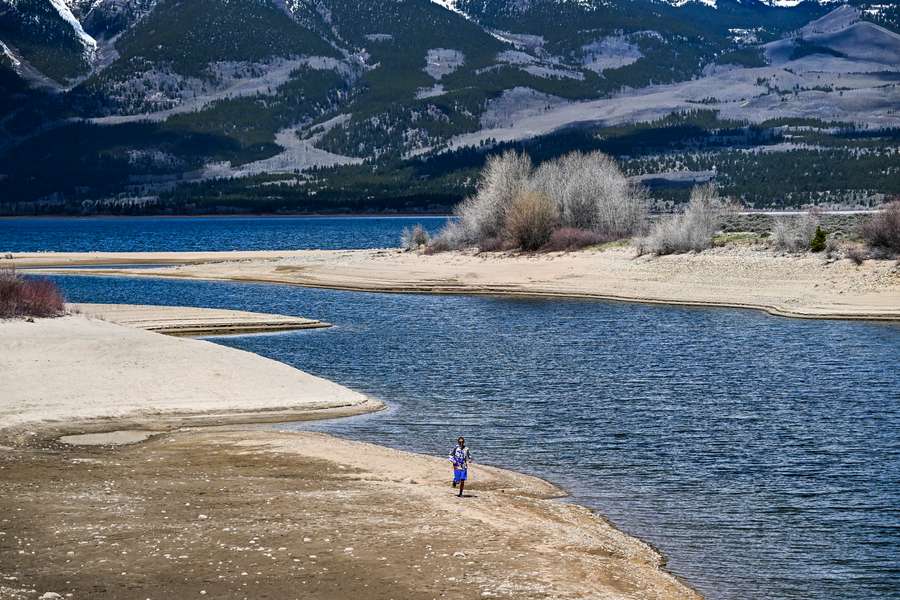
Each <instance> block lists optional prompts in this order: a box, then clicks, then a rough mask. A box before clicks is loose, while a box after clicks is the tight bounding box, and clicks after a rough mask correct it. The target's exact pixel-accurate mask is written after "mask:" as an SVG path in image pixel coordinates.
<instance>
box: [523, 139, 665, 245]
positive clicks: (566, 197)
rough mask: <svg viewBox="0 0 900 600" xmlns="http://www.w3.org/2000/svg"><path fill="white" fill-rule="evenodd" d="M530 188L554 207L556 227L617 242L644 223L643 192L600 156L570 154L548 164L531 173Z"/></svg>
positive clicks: (600, 154) (637, 230)
mask: <svg viewBox="0 0 900 600" xmlns="http://www.w3.org/2000/svg"><path fill="white" fill-rule="evenodd" d="M531 186H532V187H533V188H534V189H535V190H537V191H539V192H541V193H543V194H544V195H545V196H547V197H548V198H550V199H552V200H553V201H554V202H555V203H556V205H557V210H558V211H559V217H560V223H559V224H560V227H568V228H573V229H584V230H590V231H594V232H597V233H599V234H601V235H603V236H605V237H607V238H609V239H621V238H625V237H630V236H632V235H634V234H636V233H639V232H640V230H641V229H642V228H643V227H644V224H645V223H646V218H647V201H646V197H645V195H644V193H643V191H642V190H641V189H640V188H638V187H637V186H635V185H634V184H632V183H631V182H629V181H628V178H627V177H625V175H624V174H623V173H622V170H621V169H619V165H617V164H616V162H615V161H614V160H613V159H612V158H610V157H609V156H607V155H605V154H603V153H601V152H591V153H589V154H583V153H581V152H572V153H571V154H567V155H566V156H563V157H561V158H558V159H556V160H553V161H548V162H546V163H544V164H542V165H541V166H540V167H538V169H537V170H536V171H535V173H534V176H533V177H532V181H531Z"/></svg>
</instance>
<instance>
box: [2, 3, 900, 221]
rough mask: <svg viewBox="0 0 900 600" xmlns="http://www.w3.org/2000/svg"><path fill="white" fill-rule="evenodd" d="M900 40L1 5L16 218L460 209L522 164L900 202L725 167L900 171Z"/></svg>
mask: <svg viewBox="0 0 900 600" xmlns="http://www.w3.org/2000/svg"><path fill="white" fill-rule="evenodd" d="M897 23H898V12H897V9H896V8H895V7H893V6H891V5H886V4H879V3H871V2H854V3H853V4H852V5H851V4H846V5H837V4H834V3H832V2H818V1H814V0H805V1H795V0H702V1H694V0H688V1H681V0H677V1H676V0H672V1H668V0H403V1H398V0H370V1H368V2H359V1H358V0H0V211H5V212H17V211H24V212H35V211H50V212H53V211H59V210H66V211H76V212H80V211H88V212H90V211H95V210H101V211H108V210H122V211H144V210H147V211H156V210H169V209H171V210H198V211H202V210H230V209H233V208H235V207H239V208H240V209H242V210H243V209H259V210H281V209H287V210H327V209H332V208H333V209H372V208H375V209H381V208H397V209H421V208H429V207H430V208H432V209H439V208H441V207H445V206H447V205H449V204H451V203H452V202H454V201H455V200H457V199H458V198H459V197H460V196H461V195H463V194H465V193H466V192H467V191H468V190H469V189H470V188H471V184H472V177H473V174H474V171H475V169H477V167H478V165H479V164H480V163H481V162H483V160H484V157H485V156H486V155H487V154H489V153H491V152H496V151H501V150H502V149H504V148H506V147H522V148H525V147H527V148H528V149H529V151H531V152H534V153H536V155H541V154H542V153H543V154H546V155H547V156H548V157H549V156H550V155H552V154H553V153H561V152H565V151H567V150H570V149H573V148H595V147H596V148H599V149H603V150H605V151H610V152H613V153H614V154H616V155H617V156H618V157H619V158H620V160H621V161H622V162H623V164H624V165H625V167H626V169H627V170H629V172H632V173H633V174H634V175H635V176H640V177H644V178H646V179H648V180H651V179H653V178H652V177H648V176H649V175H652V174H653V173H652V172H653V170H654V169H656V170H659V169H669V170H676V171H681V170H684V169H685V168H686V166H685V165H686V164H687V162H691V161H693V162H692V168H694V170H695V171H696V172H698V173H706V172H713V171H715V172H717V173H718V178H719V180H720V182H721V183H722V184H723V186H725V187H726V189H729V190H730V191H732V192H733V193H735V194H736V195H739V196H742V197H744V198H745V200H747V201H748V202H764V201H768V202H772V201H776V199H777V198H779V197H780V200H778V201H780V202H781V203H796V202H798V201H801V200H803V201H810V200H812V201H818V200H832V199H835V198H838V197H839V196H841V195H843V197H848V198H857V199H858V198H860V197H864V196H865V197H868V196H869V195H871V194H872V193H884V192H888V193H896V192H900V190H898V189H895V188H896V182H894V181H893V178H891V177H890V169H888V174H887V175H888V176H887V177H883V176H873V177H872V178H871V181H872V183H871V185H868V184H866V185H863V186H861V185H860V184H859V183H858V182H856V179H853V178H851V179H853V181H854V183H853V185H854V186H856V187H854V188H852V189H846V187H845V186H846V185H849V183H848V181H849V180H848V179H847V178H844V179H843V180H842V181H837V182H835V179H834V178H833V177H830V176H828V177H824V178H822V181H821V182H820V183H818V184H810V183H809V182H802V183H801V182H800V181H799V179H798V178H797V177H795V178H794V179H795V180H796V181H794V184H792V185H795V187H796V188H797V190H798V191H796V192H795V191H788V190H787V188H785V187H784V185H782V184H779V185H781V187H779V185H772V186H771V189H769V190H761V189H757V188H758V186H756V187H754V186H752V185H751V182H749V181H746V180H745V179H741V177H740V176H739V175H738V173H737V170H742V169H743V167H740V164H741V163H740V161H739V160H738V157H737V156H736V155H735V156H731V155H727V154H725V153H726V152H744V156H745V158H746V159H745V161H744V162H745V163H746V164H747V165H748V166H752V165H757V167H758V168H768V167H765V166H760V165H762V164H763V163H766V161H770V155H772V154H773V152H774V153H775V154H776V155H777V154H783V153H784V152H786V151H790V152H792V153H794V154H796V153H798V152H799V154H796V156H794V158H799V159H802V160H803V161H806V162H809V163H810V164H814V165H821V170H822V171H823V172H825V171H827V170H828V169H827V167H828V165H829V164H830V163H831V162H833V161H835V160H843V159H844V158H846V157H850V159H852V166H854V167H855V168H862V169H863V170H864V172H868V171H872V172H873V173H874V172H876V171H877V172H883V171H885V169H883V168H882V161H883V160H884V159H885V157H887V156H889V155H890V149H891V148H892V147H893V146H892V144H894V142H893V141H892V140H893V139H894V138H892V137H891V136H892V135H894V136H895V135H896V134H895V133H892V132H894V131H896V128H897V127H898V126H900V123H898V119H900V116H898V114H897V110H896V109H897V108H898V106H900V93H898V91H897V87H896V82H897V80H898V78H900V75H898V74H900V66H898V65H900V61H898V60H897V57H898V56H900V55H898V49H900V41H898V40H900V36H898V34H897V29H898V27H897ZM851 129H852V130H853V133H849V131H850V130H851ZM811 130H814V132H813V131H811ZM873 131H879V132H887V133H884V136H886V137H884V136H882V137H877V136H875V135H874V134H873ZM723 132H726V133H727V136H726V137H724V138H723V135H724V134H723ZM610 136H614V137H615V136H618V137H616V138H615V140H613V138H612V137H610ZM622 136H624V137H622ZM629 140H630V141H629ZM666 140H668V141H666ZM723 140H724V141H723ZM747 140H755V141H752V142H748V141H747ZM882 140H885V141H882ZM651 142H652V143H651ZM759 147H764V149H763V150H760V149H759ZM773 148H775V149H779V148H780V150H777V151H775V150H773ZM821 148H827V149H828V152H827V153H826V152H822V151H820V149H821ZM860 148H865V151H862V150H860ZM698 149H699V150H701V152H699V153H698ZM713 149H714V150H713ZM747 150H752V152H747ZM835 152H838V154H835ZM826 154H827V156H826ZM673 157H675V158H673ZM678 157H680V158H678ZM704 161H705V162H704ZM860 161H868V162H867V163H866V164H865V165H862V164H861V163H860ZM693 163H696V164H693ZM719 163H721V164H722V165H724V164H729V165H732V166H731V167H729V169H730V170H729V171H722V170H721V169H720V168H718V165H719ZM782 163H783V161H782ZM766 164H768V163H766ZM773 164H775V163H774V162H773ZM736 165H737V166H736ZM832 166H833V165H832ZM710 167H712V169H710ZM813 170H814V171H815V172H819V170H820V167H819V166H816V167H815V169H813ZM867 170H868V171H867ZM879 170H880V171H879ZM831 171H835V172H839V171H840V170H839V169H838V170H835V169H833V168H832V169H831ZM798 177H799V176H798ZM656 179H660V178H656ZM676 179H679V178H676ZM683 179H684V178H683V177H680V179H679V180H683ZM688 179H690V178H688ZM661 180H665V177H662V178H661ZM663 187H664V188H665V186H663ZM681 187H683V186H681ZM836 187H837V189H835V188H836ZM751 188H753V190H754V191H750V189H751ZM659 193H660V194H661V195H662V196H664V197H668V198H672V199H677V198H678V197H679V194H681V193H682V192H681V190H680V187H679V186H678V185H676V186H674V188H673V189H671V190H667V189H662V190H661V191H660V192H659ZM797 194H800V195H797Z"/></svg>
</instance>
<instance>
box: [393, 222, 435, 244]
mask: <svg viewBox="0 0 900 600" xmlns="http://www.w3.org/2000/svg"><path fill="white" fill-rule="evenodd" d="M429 239H430V236H429V235H428V232H427V231H425V228H424V227H422V226H421V225H420V224H419V223H416V224H415V225H413V227H412V229H410V228H409V227H404V228H403V232H402V233H401V234H400V246H401V247H402V248H404V249H406V250H418V249H419V248H421V247H422V246H427V245H428V242H429Z"/></svg>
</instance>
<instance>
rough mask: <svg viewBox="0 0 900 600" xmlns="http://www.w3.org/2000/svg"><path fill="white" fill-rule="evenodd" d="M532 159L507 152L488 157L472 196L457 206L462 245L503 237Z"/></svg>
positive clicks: (475, 244)
mask: <svg viewBox="0 0 900 600" xmlns="http://www.w3.org/2000/svg"><path fill="white" fill-rule="evenodd" d="M530 176H531V159H530V158H529V157H528V156H527V155H525V154H518V153H516V152H512V151H510V152H506V153H504V154H502V155H501V156H492V157H491V158H489V159H488V161H487V164H486V165H485V167H484V170H483V171H482V172H481V180H480V181H479V183H478V188H477V191H476V192H475V195H474V196H471V197H469V198H467V199H466V200H463V202H462V203H461V204H460V205H459V206H458V207H457V208H456V215H457V216H458V217H459V224H460V227H461V228H462V231H461V233H462V236H461V237H462V240H461V241H463V242H464V244H465V245H473V246H477V245H479V243H480V242H483V241H484V240H487V239H490V238H501V237H504V233H505V231H504V227H505V225H506V213H507V211H508V210H509V207H510V206H511V205H512V203H513V201H514V200H515V199H516V198H518V197H519V196H520V195H521V194H522V193H523V192H525V191H526V190H527V189H528V181H529V178H530Z"/></svg>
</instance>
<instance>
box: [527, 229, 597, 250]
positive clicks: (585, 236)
mask: <svg viewBox="0 0 900 600" xmlns="http://www.w3.org/2000/svg"><path fill="white" fill-rule="evenodd" d="M609 241H612V240H609V239H608V238H606V237H604V236H602V235H600V234H599V233H597V232H596V231H590V230H588V229H576V228H575V227H560V228H559V229H557V230H555V231H554V232H553V233H552V234H550V239H549V240H547V243H546V244H544V245H543V246H542V247H541V250H542V251H544V252H566V251H569V250H580V249H582V248H587V247H588V246H596V245H598V244H604V243H606V242H609Z"/></svg>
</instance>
